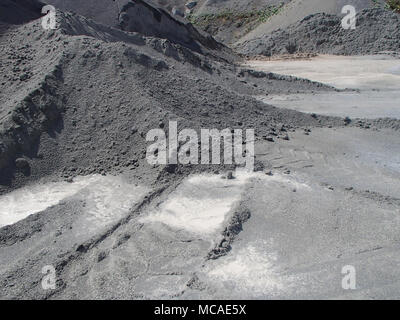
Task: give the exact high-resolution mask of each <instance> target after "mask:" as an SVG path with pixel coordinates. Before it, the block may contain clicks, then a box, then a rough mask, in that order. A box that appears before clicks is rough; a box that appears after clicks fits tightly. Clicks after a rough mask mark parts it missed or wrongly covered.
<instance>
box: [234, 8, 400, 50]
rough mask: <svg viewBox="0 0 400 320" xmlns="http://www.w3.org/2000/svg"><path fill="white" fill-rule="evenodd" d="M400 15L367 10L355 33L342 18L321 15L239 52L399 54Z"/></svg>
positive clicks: (246, 43) (245, 44)
mask: <svg viewBox="0 0 400 320" xmlns="http://www.w3.org/2000/svg"><path fill="white" fill-rule="evenodd" d="M399 28H400V15H398V14H396V13H393V12H391V11H388V10H384V9H365V10H363V11H361V12H360V13H359V14H358V16H357V23H356V29H355V30H351V29H349V30H345V29H344V28H343V27H342V25H341V17H339V16H336V15H329V14H325V13H318V14H314V15H310V16H308V17H306V18H304V19H303V20H301V21H299V22H297V23H294V24H292V25H290V26H288V27H286V28H285V29H278V30H275V31H273V32H272V33H270V34H265V35H263V36H261V37H259V38H254V39H251V40H246V41H244V42H242V43H240V44H237V45H236V49H237V50H239V51H240V52H242V53H244V54H248V55H265V56H271V55H275V54H285V53H298V52H302V53H304V52H307V53H328V54H340V55H360V54H374V53H379V52H383V51H392V52H400V34H399V32H398V30H399Z"/></svg>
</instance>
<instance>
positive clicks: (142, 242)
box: [0, 128, 400, 299]
mask: <svg viewBox="0 0 400 320" xmlns="http://www.w3.org/2000/svg"><path fill="white" fill-rule="evenodd" d="M399 135H400V134H399V132H395V131H392V130H387V129H385V130H376V131H375V130H366V129H359V128H341V129H340V128H339V129H333V128H332V129H330V128H321V129H313V130H312V132H311V133H308V134H305V133H304V132H302V131H297V132H294V133H291V134H290V137H291V139H290V140H289V141H283V140H282V141H280V142H278V143H270V142H259V143H257V144H256V156H257V159H258V160H259V161H261V162H262V163H263V164H264V165H265V167H266V168H267V169H266V170H263V171H260V172H255V173H251V174H250V173H245V172H240V171H238V172H235V173H234V176H235V179H233V180H227V179H224V174H223V173H221V174H216V173H209V174H193V175H190V176H189V177H188V178H182V180H181V182H179V181H176V182H175V183H174V184H173V185H170V186H164V187H160V188H154V187H153V188H152V187H150V186H145V185H143V184H140V183H135V182H134V181H135V180H134V178H133V177H130V178H129V179H128V177H127V176H126V175H125V174H122V175H120V176H119V177H101V176H93V177H90V176H89V177H86V178H76V179H75V180H74V182H72V183H65V182H54V183H53V185H49V184H48V183H47V184H44V185H37V184H35V185H34V186H29V187H25V189H24V190H16V191H14V192H12V193H10V194H8V195H6V196H3V197H2V198H1V199H0V201H1V204H2V206H1V208H2V209H1V210H2V211H4V212H2V219H3V220H2V223H3V224H4V223H7V221H4V218H3V217H4V214H5V212H8V213H10V212H13V210H17V211H18V212H19V214H23V212H24V211H25V212H29V213H31V212H32V210H33V209H34V208H36V207H38V206H39V208H38V212H39V213H36V214H34V215H31V216H29V217H27V218H26V219H24V220H21V221H19V222H17V223H16V224H14V225H12V226H10V227H8V228H7V227H6V228H3V229H2V231H1V235H2V237H1V239H2V242H1V251H0V257H1V259H0V261H1V263H0V272H1V274H2V280H1V281H2V283H1V288H2V289H1V296H2V297H3V298H51V299H60V298H79V299H82V298H89V299H103V298H112V299H115V298H118V299H131V298H134V299H135V298H136V299H175V298H179V299H192V298H199V299H214V298H222V299H231V298H233V299H278V298H279V299H298V298H301V299H312V298H328V299H336V298H346V299H359V298H367V299H372V298H374V299H380V298H385V299H386V298H399V294H398V290H397V288H398V283H399V281H400V273H399V271H398V268H397V266H398V263H399V260H400V255H399V253H398V249H397V247H398V242H399V240H400V239H399V235H398V228H399V227H400V220H399V214H400V199H399V198H398V194H399V192H400V184H399V183H398V181H399V178H400V143H399V141H400V139H399ZM270 171H271V173H269V172H270ZM266 173H269V174H266ZM127 181H129V182H127ZM18 192H22V193H23V194H24V197H21V196H19V195H18ZM57 195H58V196H59V198H58V199H57V198H56V196H57ZM4 197H8V198H7V199H5V198H4ZM40 206H41V207H40ZM20 217H21V218H22V216H20ZM8 223H10V221H8ZM7 234H8V236H7ZM11 235H12V236H11ZM27 265H29V268H26V266H27ZM45 265H53V266H54V267H55V268H56V270H57V279H58V281H57V289H56V290H47V291H46V290H43V289H42V287H41V278H42V277H43V274H42V273H41V270H42V268H43V266H45ZM346 265H351V266H354V267H355V268H356V270H357V288H356V290H349V291H347V290H343V289H342V278H343V275H342V273H341V272H342V268H343V267H344V266H346Z"/></svg>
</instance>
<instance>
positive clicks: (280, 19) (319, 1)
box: [237, 0, 383, 44]
mask: <svg viewBox="0 0 400 320" xmlns="http://www.w3.org/2000/svg"><path fill="white" fill-rule="evenodd" d="M377 1H378V2H382V1H383V0H377ZM348 4H351V5H352V6H354V7H355V8H356V10H357V11H361V10H363V9H367V8H371V7H372V6H373V3H372V1H370V0H353V1H351V3H349V1H347V0H292V1H290V2H289V3H288V4H287V5H286V6H285V7H284V8H283V10H281V11H280V12H279V14H278V15H275V16H273V17H271V18H270V19H268V21H266V22H265V23H263V24H261V25H260V26H258V27H257V28H256V29H255V30H253V31H251V32H249V33H248V34H247V35H246V36H244V37H243V38H242V39H240V40H239V41H238V42H237V43H238V44H240V43H243V42H245V41H249V40H253V39H257V38H261V37H263V36H265V35H267V34H269V33H271V32H272V31H274V30H277V29H286V28H287V27H289V26H290V25H292V24H295V23H297V22H299V21H301V20H303V19H304V18H305V17H307V16H309V15H312V14H316V13H326V14H334V15H338V16H339V15H341V11H342V8H343V6H345V5H348Z"/></svg>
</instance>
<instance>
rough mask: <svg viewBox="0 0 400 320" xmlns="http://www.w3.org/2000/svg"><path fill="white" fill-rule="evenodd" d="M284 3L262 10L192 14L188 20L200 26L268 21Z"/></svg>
mask: <svg viewBox="0 0 400 320" xmlns="http://www.w3.org/2000/svg"><path fill="white" fill-rule="evenodd" d="M282 7H283V4H280V5H278V6H268V7H266V8H264V9H261V10H253V11H248V12H239V11H233V10H226V11H223V12H219V13H216V14H202V15H190V16H188V17H187V18H188V20H189V21H190V22H191V23H192V24H194V25H199V26H205V25H208V24H213V23H219V24H224V23H227V22H237V23H243V24H248V23H254V22H257V23H258V24H259V23H263V22H266V21H267V20H268V19H269V18H270V17H271V16H273V15H276V14H277V13H279V11H280V10H281V9H282Z"/></svg>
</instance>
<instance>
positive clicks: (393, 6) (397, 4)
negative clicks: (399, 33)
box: [372, 0, 400, 13]
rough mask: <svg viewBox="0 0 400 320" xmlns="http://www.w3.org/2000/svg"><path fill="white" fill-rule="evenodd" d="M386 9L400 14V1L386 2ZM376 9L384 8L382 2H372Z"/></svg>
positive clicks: (376, 0) (388, 0)
mask: <svg viewBox="0 0 400 320" xmlns="http://www.w3.org/2000/svg"><path fill="white" fill-rule="evenodd" d="M385 1H386V3H385V6H384V7H385V9H387V10H391V11H394V12H397V13H400V0H385ZM372 2H373V3H374V6H375V7H376V8H379V7H382V2H380V1H378V0H372Z"/></svg>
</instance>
